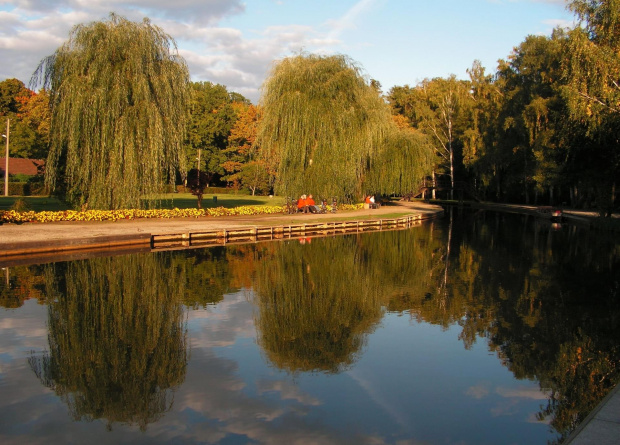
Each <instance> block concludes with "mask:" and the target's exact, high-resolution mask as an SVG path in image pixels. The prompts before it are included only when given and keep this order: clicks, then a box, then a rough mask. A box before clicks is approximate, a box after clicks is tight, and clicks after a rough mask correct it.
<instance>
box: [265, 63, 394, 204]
mask: <svg viewBox="0 0 620 445" xmlns="http://www.w3.org/2000/svg"><path fill="white" fill-rule="evenodd" d="M261 105H262V107H263V115H262V121H261V126H260V128H259V134H258V144H259V146H260V147H261V152H262V156H263V158H264V159H266V160H267V165H268V168H269V169H272V170H274V171H276V182H275V190H276V193H278V194H282V195H285V196H298V195H301V194H303V193H306V194H308V193H312V194H314V195H315V196H338V197H340V198H341V199H351V198H353V197H357V196H361V195H362V194H363V190H362V181H363V178H364V175H365V173H366V172H367V170H368V168H369V167H370V165H371V164H372V162H374V160H375V159H376V158H377V155H378V154H379V152H380V149H381V145H380V144H381V143H382V142H383V140H384V139H385V137H386V134H387V132H388V130H389V129H390V128H391V125H392V123H391V119H390V116H389V109H388V108H387V106H386V105H385V103H384V101H383V100H382V99H381V97H380V96H379V93H378V91H377V90H376V89H374V88H373V87H371V86H370V85H369V84H368V82H367V81H366V80H365V79H364V77H363V76H362V75H361V70H360V68H359V67H357V66H356V65H355V64H354V63H353V62H352V61H351V60H350V59H348V58H347V57H345V56H318V55H312V54H310V55H305V54H301V55H298V56H295V57H289V58H286V59H284V60H282V61H280V62H279V63H278V64H277V65H275V67H274V68H273V70H272V72H271V75H270V76H269V78H268V79H267V80H266V82H265V84H264V86H263V95H262V98H261Z"/></svg>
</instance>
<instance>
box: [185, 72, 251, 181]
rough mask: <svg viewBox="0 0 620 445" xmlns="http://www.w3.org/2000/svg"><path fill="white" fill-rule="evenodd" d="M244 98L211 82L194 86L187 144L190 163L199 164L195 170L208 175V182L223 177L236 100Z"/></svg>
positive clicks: (190, 104)
mask: <svg viewBox="0 0 620 445" xmlns="http://www.w3.org/2000/svg"><path fill="white" fill-rule="evenodd" d="M242 98H243V96H241V95H240V94H234V95H233V94H231V93H228V91H227V90H226V87H225V86H223V85H219V84H213V83H211V82H193V83H192V84H191V100H190V102H189V107H190V119H189V121H188V130H187V141H186V144H185V152H186V156H187V164H188V165H190V166H194V165H196V168H198V169H200V170H201V171H204V172H206V173H207V175H208V183H212V182H213V179H214V178H217V177H219V176H222V175H223V174H224V168H223V166H222V164H223V163H224V162H225V161H226V155H225V153H224V150H225V149H226V148H227V145H228V137H229V134H230V131H231V129H232V128H233V125H234V123H235V121H236V119H237V115H236V112H235V108H234V103H235V102H234V101H235V100H243V99H242ZM199 150H200V156H199ZM198 158H200V160H198ZM198 162H200V165H198Z"/></svg>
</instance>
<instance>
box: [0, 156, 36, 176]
mask: <svg viewBox="0 0 620 445" xmlns="http://www.w3.org/2000/svg"><path fill="white" fill-rule="evenodd" d="M44 165H45V161H44V160H43V159H24V158H9V175H29V176H34V175H37V174H41V173H43V166H44ZM5 167H6V158H0V178H4V173H5Z"/></svg>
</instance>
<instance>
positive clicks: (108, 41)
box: [33, 14, 189, 209]
mask: <svg viewBox="0 0 620 445" xmlns="http://www.w3.org/2000/svg"><path fill="white" fill-rule="evenodd" d="M33 83H43V84H44V86H45V87H46V88H47V89H49V91H50V105H51V109H52V121H51V131H50V134H51V138H50V152H49V155H48V159H47V163H46V183H47V185H48V187H50V190H54V191H55V192H56V193H57V194H59V195H61V196H64V197H65V199H66V200H67V201H68V202H70V203H72V204H73V205H74V206H75V207H80V206H84V205H88V207H90V208H97V209H120V208H140V207H144V205H145V203H144V199H152V198H153V195H154V194H155V193H157V192H160V191H162V190H163V185H164V184H165V182H166V179H169V180H170V181H173V178H174V177H175V169H176V168H181V170H182V171H184V166H183V164H184V157H183V155H182V146H181V143H182V141H183V132H184V129H185V122H186V118H187V116H186V113H187V97H188V87H189V72H188V69H187V66H186V65H185V62H184V61H183V59H182V58H181V57H180V56H179V55H178V53H177V49H176V43H175V42H174V40H173V39H172V38H171V37H170V36H169V35H167V34H165V33H164V32H163V30H162V29H160V28H159V27H157V26H155V25H153V24H151V23H150V21H149V20H148V19H144V21H143V22H142V23H135V22H131V21H128V20H126V19H125V18H123V17H120V16H118V15H115V14H111V15H110V17H109V20H107V21H101V22H93V23H90V24H87V25H84V24H82V25H78V26H76V27H75V28H73V30H72V31H71V33H70V35H69V39H68V40H67V41H66V42H65V43H64V44H63V45H62V46H61V47H60V48H58V49H57V50H56V52H55V53H54V54H53V55H51V56H49V57H47V58H45V59H43V60H42V61H41V63H40V65H39V67H38V69H37V71H36V72H35V75H34V77H33Z"/></svg>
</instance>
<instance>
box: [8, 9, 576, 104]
mask: <svg viewBox="0 0 620 445" xmlns="http://www.w3.org/2000/svg"><path fill="white" fill-rule="evenodd" d="M110 12H115V13H117V14H119V15H122V16H124V17H126V18H128V19H131V20H134V21H141V20H142V19H143V18H144V17H148V18H150V19H151V21H152V22H153V23H154V24H156V25H158V26H160V27H162V28H163V29H164V31H166V32H167V33H168V34H170V35H171V36H172V37H173V38H174V39H175V40H176V41H177V44H178V47H179V52H180V54H181V55H182V56H183V57H184V58H185V60H186V61H187V63H188V65H189V69H190V74H191V76H192V79H193V80H195V81H211V82H214V83H220V84H222V85H225V86H226V87H227V88H228V90H229V91H236V92H238V93H241V94H243V95H245V96H246V97H248V98H249V99H251V100H252V101H253V102H257V101H258V99H259V97H260V86H261V85H262V83H263V81H264V79H265V77H266V76H267V75H268V73H269V69H270V67H271V66H272V64H273V63H274V61H277V60H278V59H281V58H283V57H287V56H290V55H293V54H295V53H297V52H299V51H301V50H303V51H307V52H313V53H320V54H346V55H348V56H349V57H351V58H352V59H353V60H354V61H356V62H357V63H358V64H359V65H361V67H362V68H363V69H364V71H365V73H366V74H367V75H368V76H369V77H371V78H373V79H376V80H378V81H379V82H380V83H381V85H382V88H383V91H384V92H387V91H388V90H389V89H390V88H391V87H393V86H394V85H415V84H416V83H418V82H420V81H421V80H423V79H424V78H432V77H445V76H448V75H450V74H455V75H456V76H457V77H459V78H466V76H467V75H466V70H467V68H469V67H471V65H472V62H473V61H474V60H476V59H478V60H480V61H481V62H482V65H483V66H484V67H486V68H487V71H488V72H494V71H495V69H496V67H497V60H498V59H505V58H507V57H508V55H509V54H510V52H511V51H512V48H513V47H515V46H517V45H519V44H520V43H521V42H522V41H523V40H524V38H525V37H526V36H527V35H529V34H542V35H550V33H551V31H552V29H553V28H554V27H556V26H572V23H573V14H572V13H570V12H569V11H567V10H566V2H565V1H564V0H430V1H429V0H338V1H336V0H246V1H242V0H174V1H170V0H108V1H105V0H0V80H4V79H7V78H13V77H15V78H18V79H20V80H22V81H23V82H24V83H26V84H28V82H29V80H30V77H31V75H32V73H33V71H34V70H35V69H36V67H37V64H38V62H39V61H40V60H41V59H42V58H43V57H44V56H46V55H49V54H52V53H53V52H54V50H55V49H56V48H58V46H60V45H61V44H62V43H63V42H64V41H65V40H66V39H67V36H68V34H69V31H70V30H71V28H72V27H73V26H74V25H76V24H79V23H88V22H91V21H95V20H101V19H105V18H107V16H108V14H109V13H110Z"/></svg>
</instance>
